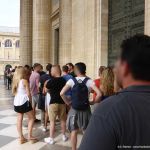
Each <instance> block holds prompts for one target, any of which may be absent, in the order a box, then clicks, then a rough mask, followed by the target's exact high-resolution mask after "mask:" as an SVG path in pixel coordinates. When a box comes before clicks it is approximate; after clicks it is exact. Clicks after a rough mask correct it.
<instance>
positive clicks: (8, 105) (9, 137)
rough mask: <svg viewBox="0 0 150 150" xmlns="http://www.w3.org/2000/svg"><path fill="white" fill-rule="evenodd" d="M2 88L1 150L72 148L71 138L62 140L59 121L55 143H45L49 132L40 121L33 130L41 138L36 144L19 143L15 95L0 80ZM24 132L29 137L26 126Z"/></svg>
mask: <svg viewBox="0 0 150 150" xmlns="http://www.w3.org/2000/svg"><path fill="white" fill-rule="evenodd" d="M0 89H1V90H0V150H29V149H32V150H71V145H70V140H69V141H67V142H62V140H61V133H60V125H59V123H57V127H56V137H55V141H56V144H55V145H49V144H46V143H44V140H43V139H44V138H45V137H48V135H49V132H46V133H45V132H43V131H42V129H41V124H40V123H38V124H37V123H36V124H35V125H34V130H33V133H34V136H36V137H37V138H38V139H39V142H38V143H36V144H30V143H29V142H27V143H25V144H23V145H19V144H18V133H17V129H16V119H17V117H16V116H17V114H16V113H15V112H14V111H13V96H12V94H11V90H6V87H5V86H4V84H3V81H2V80H0ZM37 112H38V115H37V118H38V119H40V114H39V111H37ZM25 120H26V116H25ZM23 132H24V134H25V137H27V129H26V128H23ZM68 136H69V133H68ZM81 138H82V135H79V143H80V141H81Z"/></svg>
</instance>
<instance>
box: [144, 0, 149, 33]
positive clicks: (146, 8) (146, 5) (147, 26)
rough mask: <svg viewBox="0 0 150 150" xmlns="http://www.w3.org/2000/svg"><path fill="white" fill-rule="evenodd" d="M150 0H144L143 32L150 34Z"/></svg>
mask: <svg viewBox="0 0 150 150" xmlns="http://www.w3.org/2000/svg"><path fill="white" fill-rule="evenodd" d="M149 18H150V0H145V26H144V27H145V34H147V35H150V19H149Z"/></svg>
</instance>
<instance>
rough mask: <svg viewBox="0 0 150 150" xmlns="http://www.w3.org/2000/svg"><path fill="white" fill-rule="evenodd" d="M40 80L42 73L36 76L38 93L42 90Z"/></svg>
mask: <svg viewBox="0 0 150 150" xmlns="http://www.w3.org/2000/svg"><path fill="white" fill-rule="evenodd" d="M39 82H40V75H39V76H38V77H36V79H35V83H36V87H37V91H38V93H39V92H40V88H39Z"/></svg>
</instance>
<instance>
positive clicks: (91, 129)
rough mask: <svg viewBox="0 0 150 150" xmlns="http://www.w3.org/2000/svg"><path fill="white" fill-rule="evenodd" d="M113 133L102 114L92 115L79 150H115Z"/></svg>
mask: <svg viewBox="0 0 150 150" xmlns="http://www.w3.org/2000/svg"><path fill="white" fill-rule="evenodd" d="M116 141H117V140H116V137H115V133H114V131H113V128H112V127H111V125H110V123H108V122H107V119H105V118H104V117H103V116H95V115H93V116H92V118H91V120H90V123H89V125H88V128H87V130H86V132H85V134H84V136H83V139H82V142H81V145H80V148H79V150H116V149H117V142H116Z"/></svg>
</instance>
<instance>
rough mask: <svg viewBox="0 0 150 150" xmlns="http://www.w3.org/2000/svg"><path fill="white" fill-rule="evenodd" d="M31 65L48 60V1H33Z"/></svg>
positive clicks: (44, 62)
mask: <svg viewBox="0 0 150 150" xmlns="http://www.w3.org/2000/svg"><path fill="white" fill-rule="evenodd" d="M32 42H33V52H32V61H33V63H37V62H38V63H41V64H42V65H44V66H45V65H46V64H47V63H48V62H49V61H50V60H49V59H50V0H33V39H32Z"/></svg>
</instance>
